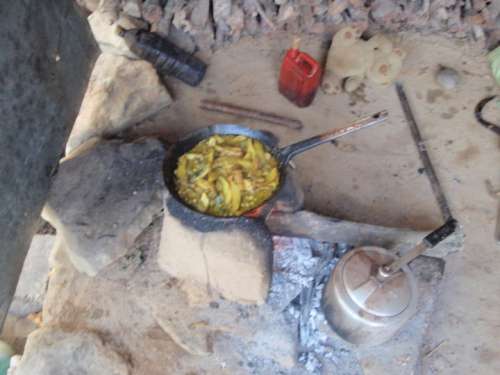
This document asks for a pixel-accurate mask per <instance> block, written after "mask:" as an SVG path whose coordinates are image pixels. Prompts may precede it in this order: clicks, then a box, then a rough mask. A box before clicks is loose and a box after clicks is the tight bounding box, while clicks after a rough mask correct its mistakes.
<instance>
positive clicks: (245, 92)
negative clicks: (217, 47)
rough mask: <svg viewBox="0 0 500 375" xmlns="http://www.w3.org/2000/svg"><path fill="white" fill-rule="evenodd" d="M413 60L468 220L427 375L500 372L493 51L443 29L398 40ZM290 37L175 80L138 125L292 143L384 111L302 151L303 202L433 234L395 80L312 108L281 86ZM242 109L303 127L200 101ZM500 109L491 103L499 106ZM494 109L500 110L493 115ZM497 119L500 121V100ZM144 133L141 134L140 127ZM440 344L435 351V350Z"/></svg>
mask: <svg viewBox="0 0 500 375" xmlns="http://www.w3.org/2000/svg"><path fill="white" fill-rule="evenodd" d="M399 38H400V39H401V43H402V45H403V46H404V48H405V49H406V50H407V52H408V57H407V60H406V62H405V65H404V70H403V72H402V75H401V81H402V82H403V84H404V85H405V88H406V91H407V95H408V97H409V99H410V101H411V104H412V107H413V110H414V113H415V116H416V118H417V121H418V122H419V125H420V128H421V131H422V134H423V136H424V138H425V140H426V141H427V145H428V149H429V152H430V155H431V158H432V160H433V162H434V164H435V167H436V170H437V173H438V176H439V177H440V179H441V181H442V184H443V187H444V190H445V192H446V194H447V196H448V199H449V201H450V205H451V209H452V211H453V213H454V215H455V216H456V217H457V219H458V220H459V221H460V223H461V224H462V225H463V227H464V231H465V234H466V243H465V249H464V251H462V252H460V253H455V254H451V255H449V256H448V257H447V258H446V262H447V263H446V277H445V281H444V283H443V288H442V295H441V296H440V301H439V304H438V308H437V311H436V314H435V319H434V322H433V326H432V329H431V330H430V334H429V342H428V344H427V347H426V348H425V352H424V354H425V353H427V355H426V356H425V359H424V364H425V371H424V372H425V373H426V374H465V373H468V374H498V373H500V347H499V346H498V337H499V336H500V314H499V313H498V306H500V282H499V280H500V276H499V275H498V273H497V271H496V270H498V269H499V268H500V257H499V256H498V252H499V246H500V245H498V244H496V243H495V242H494V239H493V230H494V225H495V220H496V216H497V202H496V201H495V199H493V198H492V197H491V196H490V195H489V194H488V192H487V189H486V186H485V181H486V180H487V179H490V180H491V182H492V183H493V185H494V186H498V187H499V188H500V176H499V174H498V165H499V162H500V153H499V152H498V146H499V144H498V140H497V139H496V137H495V136H494V134H493V133H492V132H489V131H487V130H485V129H484V128H482V127H481V126H479V124H478V123H477V122H476V121H475V119H474V116H473V110H474V106H475V104H476V103H477V101H478V100H479V99H481V98H483V97H484V96H485V95H487V94H492V93H498V92H499V91H500V90H499V88H498V87H495V83H494V81H493V79H492V78H491V77H490V75H489V70H488V69H489V68H488V65H487V62H486V58H485V57H484V54H483V53H482V51H481V49H480V48H479V46H477V45H473V44H467V43H464V42H460V41H457V40H450V39H446V38H445V37H443V36H439V35H432V36H426V37H423V36H420V35H416V34H403V35H400V36H399ZM289 43H290V36H287V35H274V36H273V37H271V38H261V39H258V40H253V39H245V40H242V41H241V42H239V43H238V44H236V45H233V46H230V47H228V48H226V49H224V50H221V51H219V52H217V53H216V54H215V55H213V56H211V57H209V58H207V61H208V62H209V64H210V66H209V70H208V73H207V76H206V78H205V80H204V82H203V84H202V85H201V87H199V88H190V87H187V86H185V85H182V84H179V83H177V82H173V81H171V82H168V84H169V88H170V89H171V92H172V94H173V96H174V97H175V99H176V101H175V104H174V105H173V106H172V107H170V108H169V109H168V110H166V111H164V112H163V113H160V114H159V115H158V116H156V117H155V118H154V119H152V120H151V121H149V122H147V123H146V124H143V125H141V126H140V131H141V132H144V133H149V132H152V133H156V132H160V133H162V134H163V135H164V136H166V137H167V138H169V139H174V138H175V136H177V135H182V134H185V133H188V132H189V131H190V130H192V129H196V128H200V127H204V126H207V125H210V124H214V123H231V122H232V123H240V124H244V125H247V126H250V127H255V128H258V129H266V130H270V131H273V132H274V133H275V134H276V135H278V136H279V137H280V139H281V143H282V144H283V145H286V144H288V143H291V142H294V141H297V140H300V139H302V138H305V137H308V136H312V135H314V134H317V133H321V132H322V131H325V130H328V129H331V128H338V127H342V126H345V125H347V124H348V123H349V122H350V121H352V120H354V119H356V118H358V117H359V116H363V115H368V114H371V113H373V112H376V111H379V110H382V109H388V110H389V112H390V120H389V121H387V122H386V123H385V124H384V125H381V126H379V127H376V128H371V129H367V130H365V131H362V132H360V133H357V134H354V135H349V136H347V137H345V138H344V139H342V140H341V141H339V142H338V144H337V145H336V146H334V145H332V144H327V145H324V146H321V147H319V148H317V149H314V150H311V151H309V152H307V153H305V154H303V155H300V156H298V157H297V158H296V166H297V170H298V174H299V175H300V177H301V180H302V184H303V187H304V190H305V193H306V207H307V208H308V209H311V210H314V211H316V212H319V213H322V214H326V215H331V216H336V217H339V218H344V219H349V220H354V221H361V222H366V223H372V224H380V225H386V226H394V227H410V228H415V229H422V230H426V229H432V228H434V227H436V226H437V225H438V224H440V222H441V218H440V214H439V210H438V208H437V205H436V203H435V200H434V198H433V195H432V193H431V190H430V186H429V183H428V180H427V178H426V176H425V175H424V174H421V173H419V168H420V167H421V165H420V162H419V159H418V155H417V152H416V148H415V145H414V143H413V141H412V138H411V136H410V132H409V129H408V125H407V123H406V121H405V119H404V115H403V113H402V110H401V108H400V105H399V101H398V99H397V96H396V93H395V89H394V87H378V86H375V85H371V84H368V85H367V86H366V87H365V88H364V89H363V90H361V93H359V94H357V95H351V96H348V95H347V94H339V95H336V96H327V95H325V94H323V93H321V92H319V93H318V95H317V97H316V99H315V101H314V102H313V104H312V105H311V106H310V107H308V108H305V109H299V108H297V107H294V106H293V105H292V104H291V103H289V102H288V101H287V100H286V99H285V98H283V97H282V96H281V95H280V94H279V93H278V91H277V75H278V70H279V62H280V60H281V57H282V54H283V51H284V49H285V48H286V47H287V46H288V44H289ZM327 47H328V41H325V40H320V39H319V37H304V38H303V42H302V49H303V50H305V51H306V52H308V53H310V54H311V55H313V56H315V57H316V58H319V59H323V58H324V55H325V51H326V49H327ZM439 64H443V65H447V66H450V67H453V68H455V69H457V70H458V71H459V72H460V73H461V78H462V81H461V83H460V85H459V87H458V88H457V89H455V90H453V91H446V92H445V91H443V90H441V89H440V88H439V87H438V86H437V84H436V83H435V81H434V78H433V77H434V73H435V71H436V69H437V68H438V65H439ZM204 98H210V99H219V100H221V101H228V102H231V103H235V104H240V105H245V106H249V107H254V108H259V109H262V110H268V111H272V112H275V113H278V114H286V115H288V116H292V117H296V118H299V119H301V120H302V121H303V123H304V124H305V127H304V129H303V130H302V131H294V130H288V129H285V128H282V127H279V126H273V125H266V124H263V123H260V122H257V121H249V120H246V119H241V118H237V117H233V116H227V115H219V114H214V113H209V112H204V111H202V110H200V109H199V108H198V105H199V102H200V100H201V99H204ZM493 107H495V105H493ZM495 110H496V113H495ZM490 112H491V116H492V117H491V118H492V119H493V120H495V116H496V120H499V119H500V116H499V114H498V107H496V108H494V109H493V110H491V111H490ZM138 130H139V129H138ZM434 349H435V350H434Z"/></svg>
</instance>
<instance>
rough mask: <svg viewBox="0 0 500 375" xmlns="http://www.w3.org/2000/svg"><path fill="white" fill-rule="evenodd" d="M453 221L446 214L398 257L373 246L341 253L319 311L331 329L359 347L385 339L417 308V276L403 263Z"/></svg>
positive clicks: (431, 244) (444, 234)
mask: <svg viewBox="0 0 500 375" xmlns="http://www.w3.org/2000/svg"><path fill="white" fill-rule="evenodd" d="M456 225H457V222H456V220H455V219H453V218H451V219H449V220H448V221H447V222H446V223H445V224H444V225H443V226H441V227H439V228H438V229H436V230H435V231H433V232H432V233H430V234H429V235H427V236H426V237H425V238H424V239H423V240H422V241H421V242H420V243H418V244H417V245H416V246H415V247H414V248H413V249H412V250H411V251H409V252H407V253H406V254H405V255H403V256H401V257H398V256H396V255H395V254H393V253H391V252H389V251H388V250H386V249H383V248H380V247H374V246H364V247H359V248H356V249H354V250H351V251H350V252H348V253H347V254H346V255H344V257H342V258H341V259H340V261H339V262H338V263H337V265H336V266H335V268H334V270H333V271H332V274H331V275H330V279H329V280H328V283H327V285H326V286H325V289H324V292H323V300H322V304H323V311H324V313H325V316H326V319H327V321H328V323H329V324H330V326H331V327H332V329H333V330H334V331H335V332H336V333H337V334H338V335H339V336H340V337H341V338H343V339H344V340H346V341H348V342H350V343H352V344H355V345H358V346H371V345H377V344H381V343H383V342H385V341H387V340H389V339H390V338H391V337H392V336H393V335H394V334H395V333H396V332H397V331H398V330H399V329H400V328H401V327H402V326H403V325H404V324H405V323H406V322H407V321H408V320H409V319H410V318H411V317H412V316H413V314H414V313H415V312H416V310H417V302H418V295H417V294H418V293H417V281H416V279H415V277H414V275H413V274H412V272H411V270H410V268H409V267H408V265H407V264H408V263H409V262H410V261H411V260H413V259H415V258H416V257H417V256H419V255H421V254H422V253H423V252H424V251H425V250H427V249H429V248H432V247H434V246H435V245H437V244H438V243H439V242H441V241H442V240H444V239H445V238H447V237H448V236H449V235H450V234H452V233H453V232H454V231H455V228H456Z"/></svg>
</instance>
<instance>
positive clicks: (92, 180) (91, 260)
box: [43, 139, 164, 276]
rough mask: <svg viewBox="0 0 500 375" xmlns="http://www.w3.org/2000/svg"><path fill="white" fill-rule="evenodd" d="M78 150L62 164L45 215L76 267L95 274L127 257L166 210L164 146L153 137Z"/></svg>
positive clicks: (100, 144) (102, 144)
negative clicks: (163, 199) (60, 237)
mask: <svg viewBox="0 0 500 375" xmlns="http://www.w3.org/2000/svg"><path fill="white" fill-rule="evenodd" d="M82 147H83V146H82ZM79 150H80V151H78V150H77V151H75V152H74V154H76V155H70V157H69V158H67V159H66V160H65V161H64V162H63V163H61V165H60V167H59V171H58V174H57V176H56V178H55V181H54V185H53V188H52V190H51V192H50V195H49V199H48V201H47V204H46V206H45V208H44V211H43V216H44V217H45V218H46V220H47V221H49V222H50V223H51V224H52V225H53V226H54V227H56V229H57V232H58V234H59V235H61V236H62V241H63V242H64V244H65V246H66V247H67V249H68V254H69V257H70V259H71V261H72V262H73V264H74V266H75V267H76V268H77V269H78V270H79V271H80V272H85V273H86V274H88V275H91V276H93V275H96V274H97V272H99V270H101V269H102V268H104V267H106V266H107V265H109V264H111V263H112V262H114V261H115V260H117V259H118V258H120V257H122V256H123V255H125V254H126V253H127V251H128V249H130V248H131V246H132V245H133V244H134V241H135V239H136V238H137V236H138V235H139V234H140V233H141V232H142V231H143V230H144V229H145V228H146V227H147V226H148V225H149V224H151V222H152V221H153V218H154V216H155V215H157V214H158V213H159V212H160V211H161V209H162V204H161V199H160V196H161V190H162V189H163V180H162V172H161V168H162V163H163V158H164V150H163V146H162V145H161V143H160V142H159V141H157V140H153V139H143V140H141V141H137V142H135V143H122V142H120V141H108V142H103V143H98V144H97V145H95V146H94V147H90V148H88V149H86V148H83V149H79Z"/></svg>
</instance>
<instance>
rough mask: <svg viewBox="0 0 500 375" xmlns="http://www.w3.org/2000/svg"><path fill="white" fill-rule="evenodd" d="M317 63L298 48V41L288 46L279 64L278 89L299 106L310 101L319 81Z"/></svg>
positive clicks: (305, 105) (305, 104)
mask: <svg viewBox="0 0 500 375" xmlns="http://www.w3.org/2000/svg"><path fill="white" fill-rule="evenodd" d="M321 73H322V69H321V66H320V65H319V63H318V62H317V61H316V60H314V59H313V58H312V57H311V56H310V55H308V54H307V53H304V52H301V51H300V50H299V48H298V41H297V40H296V41H294V45H293V47H292V48H290V49H289V50H288V51H287V53H286V55H285V58H284V59H283V63H282V65H281V71H280V79H279V91H280V93H281V94H283V95H284V96H285V97H286V98H288V100H290V101H291V102H292V103H294V104H295V105H297V106H299V107H307V106H308V105H309V104H311V103H312V101H313V99H314V96H315V95H316V91H317V90H318V87H319V84H320V81H321Z"/></svg>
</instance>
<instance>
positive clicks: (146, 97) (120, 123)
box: [66, 53, 172, 153]
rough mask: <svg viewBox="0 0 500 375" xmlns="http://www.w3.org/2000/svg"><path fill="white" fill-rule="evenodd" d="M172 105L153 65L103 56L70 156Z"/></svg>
mask: <svg viewBox="0 0 500 375" xmlns="http://www.w3.org/2000/svg"><path fill="white" fill-rule="evenodd" d="M171 102H172V99H171V97H170V95H169V93H168V91H167V89H166V88H165V86H163V85H162V84H161V82H160V80H159V78H158V76H157V74H156V71H155V70H154V68H153V67H152V65H150V64H149V63H147V62H145V61H131V60H129V59H127V58H125V57H122V56H115V55H112V54H109V53H103V54H101V55H100V56H99V58H98V59H97V62H96V65H95V67H94V70H93V72H92V76H91V77H90V81H89V85H88V88H87V92H86V94H85V97H84V99H83V103H82V105H81V107H80V113H79V114H78V117H77V119H76V121H75V124H74V127H73V131H72V132H71V135H70V137H69V140H68V143H67V145H66V153H69V152H71V151H72V150H73V149H74V148H75V147H77V146H78V145H80V144H82V143H83V142H84V141H86V140H87V139H89V138H91V137H93V136H102V135H110V134H114V133H116V132H119V131H122V130H124V129H126V128H127V127H129V126H131V125H134V124H136V123H138V122H141V121H143V120H144V119H146V118H147V117H149V116H151V115H153V114H155V113H157V112H158V111H160V110H161V109H163V108H165V107H167V106H168V105H169V104H170V103H171Z"/></svg>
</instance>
